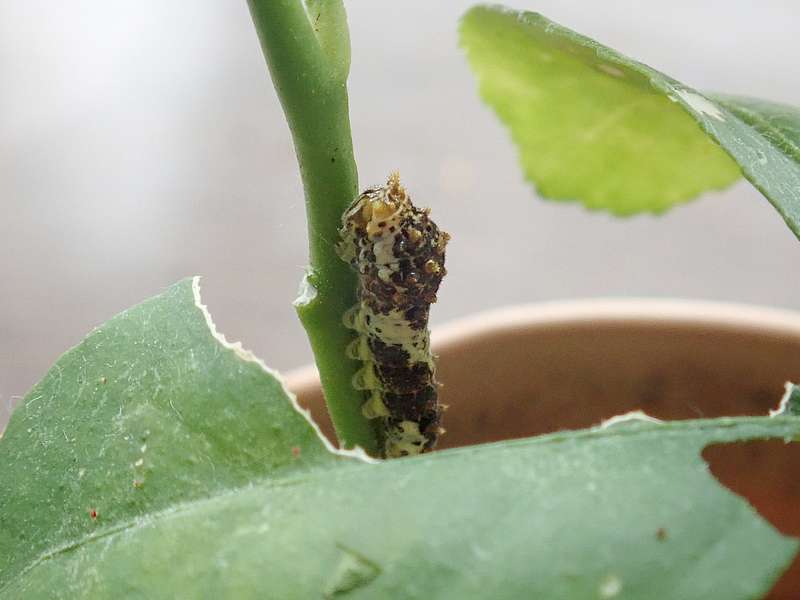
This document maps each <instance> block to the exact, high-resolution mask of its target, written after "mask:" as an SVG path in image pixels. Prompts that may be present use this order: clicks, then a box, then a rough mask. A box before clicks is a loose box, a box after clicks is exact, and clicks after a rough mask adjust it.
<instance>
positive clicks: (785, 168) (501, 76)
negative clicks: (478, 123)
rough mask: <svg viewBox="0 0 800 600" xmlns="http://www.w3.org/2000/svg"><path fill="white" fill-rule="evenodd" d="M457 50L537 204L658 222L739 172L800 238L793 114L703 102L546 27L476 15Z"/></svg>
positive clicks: (747, 104)
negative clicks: (507, 134)
mask: <svg viewBox="0 0 800 600" xmlns="http://www.w3.org/2000/svg"><path fill="white" fill-rule="evenodd" d="M461 44H462V45H463V46H464V48H465V49H466V51H467V56H468V59H469V63H470V65H471V67H472V69H473V70H474V71H475V73H476V75H477V77H478V80H479V82H480V91H481V95H482V97H483V99H484V100H485V101H486V102H487V104H489V105H490V106H491V107H492V108H493V109H494V110H495V111H496V112H497V114H498V116H499V117H500V119H501V120H502V121H503V123H505V124H506V125H507V126H508V127H509V129H510V131H511V135H512V138H513V139H514V142H515V143H516V145H517V147H518V149H519V153H520V161H521V163H522V168H523V171H524V173H525V176H526V177H527V178H528V179H529V180H530V181H531V182H533V183H534V184H535V185H536V186H537V188H538V190H539V192H540V194H541V195H543V196H545V197H547V198H552V199H556V200H579V201H581V202H583V203H584V204H585V205H586V206H587V207H589V208H593V209H604V210H608V211H611V212H613V213H616V214H620V215H630V214H634V213H637V212H643V211H645V212H646V211H649V212H661V211H664V210H666V209H668V208H670V207H671V206H673V205H675V204H676V203H680V202H685V201H687V200H690V199H692V198H694V197H696V196H697V195H698V194H700V193H701V192H703V191H706V190H711V189H722V188H724V187H726V186H728V185H730V184H731V183H733V182H734V181H735V180H736V179H737V178H738V177H739V175H740V172H741V173H744V175H745V177H746V178H747V179H749V180H750V181H751V182H752V183H753V184H754V185H755V186H756V187H757V188H758V189H759V190H761V191H762V192H763V193H764V195H765V196H766V197H767V198H768V199H769V200H770V201H771V202H772V203H773V204H774V205H775V207H776V208H777V209H778V211H779V212H780V213H781V215H782V216H783V217H784V219H785V220H786V222H787V224H788V225H789V227H790V228H791V229H792V231H794V232H795V234H796V235H800V153H799V152H798V147H800V144H799V142H798V138H800V111H798V110H797V109H793V108H791V107H785V106H780V105H776V104H770V103H765V102H761V101H751V100H742V99H736V98H722V97H720V98H718V99H713V98H712V97H707V96H703V95H702V94H700V93H699V92H697V91H695V90H693V89H692V88H690V87H689V86H686V85H684V84H682V83H680V82H678V81H676V80H674V79H672V78H671V77H669V76H667V75H664V74H663V73H660V72H658V71H656V70H655V69H652V68H650V67H648V66H647V65H644V64H642V63H639V62H637V61H634V60H632V59H630V58H628V57H626V56H623V55H622V54H619V53H618V52H616V51H615V50H612V49H611V48H608V47H606V46H603V45H602V44H599V43H598V42H595V41H594V40H591V39H589V38H586V37H584V36H582V35H579V34H578V33H575V32H574V31H570V30H569V29H567V28H565V27H562V26H560V25H558V24H556V23H553V22H552V21H549V20H548V19H546V18H545V17H543V16H541V15H539V14H536V13H529V12H514V11H510V10H507V9H503V8H501V7H486V6H479V7H476V8H473V9H472V10H470V11H469V12H468V13H467V14H466V15H465V17H464V19H463V21H462V24H461Z"/></svg>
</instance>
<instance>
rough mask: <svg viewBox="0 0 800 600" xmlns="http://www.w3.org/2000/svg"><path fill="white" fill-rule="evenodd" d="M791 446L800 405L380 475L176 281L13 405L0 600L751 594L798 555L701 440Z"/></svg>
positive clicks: (507, 449)
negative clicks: (780, 441) (222, 331)
mask: <svg viewBox="0 0 800 600" xmlns="http://www.w3.org/2000/svg"><path fill="white" fill-rule="evenodd" d="M798 435H800V419H798V418H795V417H788V416H779V417H775V418H767V417H764V418H736V419H719V420H709V421H683V422H675V423H666V424H657V423H650V422H641V421H637V420H623V421H622V422H620V423H618V424H615V425H613V426H607V427H604V428H598V429H594V430H589V431H581V432H563V433H558V434H554V435H549V436H544V437H540V438H536V439H529V440H520V441H514V442H507V443H502V444H495V445H489V446H475V447H470V448H464V449H459V450H453V451H445V452H439V453H434V454H428V455H423V456H420V457H416V458H413V459H401V460H395V461H390V462H385V463H378V464H373V463H369V462H367V461H365V460H359V459H357V458H355V457H352V456H350V457H345V456H341V455H337V454H334V453H332V452H331V451H330V450H329V449H328V448H326V445H325V444H324V443H323V442H322V441H321V440H320V439H319V438H318V437H317V434H316V433H315V431H314V430H313V428H312V427H311V426H310V425H309V423H308V422H307V421H306V420H305V419H304V418H303V416H301V415H300V414H299V413H298V412H297V411H296V410H295V409H294V408H293V406H292V404H291V399H290V398H289V397H288V395H287V393H286V392H285V391H284V389H283V387H282V386H281V384H280V382H279V381H278V380H276V378H275V377H274V376H273V375H272V374H270V373H269V372H267V371H266V370H265V369H264V368H262V366H261V365H259V364H258V362H257V361H256V360H255V359H254V358H253V357H252V356H251V355H249V354H248V353H246V352H244V351H242V350H241V349H239V348H236V347H233V346H231V345H230V344H226V343H223V342H222V341H221V340H220V339H219V337H217V336H215V335H214V334H213V333H212V331H211V329H210V328H209V326H208V323H207V321H206V315H205V313H204V311H203V310H201V308H200V303H199V298H198V296H197V290H196V286H192V284H191V282H184V283H181V284H178V285H176V286H175V287H173V288H171V289H169V290H168V291H167V292H165V293H164V294H162V295H161V296H159V297H157V298H154V299H152V300H150V301H147V302H145V303H144V304H142V305H140V306H138V307H135V308H133V309H131V310H129V311H127V312H125V313H123V314H121V315H119V316H118V317H116V318H115V319H113V320H111V321H110V322H109V323H107V324H106V325H104V326H103V327H101V328H100V329H98V330H97V331H95V332H94V333H92V334H91V335H90V336H89V337H88V338H87V339H86V341H84V342H83V343H82V344H80V345H79V346H78V347H76V348H75V349H73V350H71V351H70V352H68V353H67V354H66V355H64V357H62V359H61V360H60V361H59V362H58V363H57V364H56V366H55V367H54V368H53V370H52V371H51V372H50V373H49V374H48V375H47V376H46V377H45V379H44V381H42V383H41V384H39V385H38V386H37V387H36V388H35V389H34V390H33V391H32V392H31V393H30V394H29V395H28V396H27V398H26V399H25V401H24V404H22V405H21V406H20V408H19V409H18V410H17V412H16V413H15V414H14V415H13V417H12V420H11V422H10V424H9V427H8V430H7V432H6V434H5V437H4V438H3V439H2V440H0V598H2V599H6V598H20V597H24V598H96V597H102V598H121V597H142V598H161V597H164V598H176V597H180V598H196V597H209V598H221V597H229V598H280V599H291V598H319V597H329V598H331V597H333V598H337V597H342V596H348V597H353V598H459V599H461V598H486V597H491V598H613V597H615V596H619V597H620V598H623V597H626V598H649V599H654V600H658V599H660V598H671V599H672V598H681V599H682V600H691V599H694V598H697V599H700V598H702V599H703V600H709V599H712V600H713V599H717V598H719V599H724V600H736V599H742V600H743V599H745V598H754V597H758V596H759V595H761V594H763V593H764V592H765V591H766V590H768V589H769V587H770V585H771V584H772V582H773V581H774V580H775V579H776V577H777V576H778V575H779V573H780V572H781V570H782V569H783V568H784V567H785V566H786V565H787V564H788V562H789V561H790V560H791V558H792V556H793V555H794V553H795V551H796V549H797V543H796V541H794V540H791V539H788V538H784V537H783V536H781V535H780V534H778V533H777V532H776V531H775V530H774V529H773V528H772V527H771V526H770V525H769V524H768V523H766V522H765V521H764V520H763V519H761V518H760V517H759V516H758V515H757V514H756V513H755V512H754V511H753V509H752V508H751V507H750V506H749V505H748V504H747V503H746V502H744V501H743V500H742V499H741V498H739V497H737V496H736V495H734V494H732V493H731V492H729V491H728V490H727V489H725V488H723V487H722V486H720V485H719V484H718V483H717V481H716V480H715V479H714V478H713V477H712V476H711V475H710V474H709V472H708V470H707V468H706V465H705V464H704V463H703V462H702V459H701V458H700V451H701V450H702V449H703V447H705V446H706V445H708V444H713V443H724V442H733V441H739V440H748V439H763V438H784V439H787V438H796V437H797V436H798ZM92 510H94V511H96V518H93V516H92V513H91V511H92Z"/></svg>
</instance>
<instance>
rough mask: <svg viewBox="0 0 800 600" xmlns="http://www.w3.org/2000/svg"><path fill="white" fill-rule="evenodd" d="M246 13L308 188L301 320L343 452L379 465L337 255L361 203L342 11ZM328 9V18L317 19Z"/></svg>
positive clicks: (347, 286) (346, 278)
mask: <svg viewBox="0 0 800 600" xmlns="http://www.w3.org/2000/svg"><path fill="white" fill-rule="evenodd" d="M248 3H249V5H250V12H251V14H252V16H253V21H254V23H255V26H256V30H257V31H258V36H259V39H260V40H261V48H262V49H263V51H264V56H265V57H266V59H267V65H268V66H269V70H270V74H271V75H272V81H273V83H274V84H275V89H276V91H277V92H278V97H279V98H280V101H281V105H282V106H283V111H284V113H285V115H286V120H287V122H288V123H289V129H290V130H291V132H292V138H293V139H294V147H295V152H296V154H297V160H298V163H299V165H300V174H301V177H302V180H303V187H304V188H305V198H306V213H307V217H308V238H309V251H310V262H311V264H310V267H309V269H308V274H307V284H308V287H307V292H306V293H305V294H303V295H302V296H301V298H299V299H298V302H296V304H295V305H296V307H297V313H298V315H299V316H300V320H301V322H302V323H303V326H304V327H305V329H306V333H307V334H308V338H309V340H310V342H311V347H312V349H313V351H314V356H315V358H316V362H317V368H318V369H319V374H320V380H321V381H322V387H323V390H324V391H325V399H326V401H327V404H328V410H329V411H330V414H331V419H332V421H333V424H334V426H335V428H336V433H337V435H338V437H339V442H340V444H341V445H342V446H343V447H348V448H352V447H354V446H361V447H362V448H364V449H365V450H366V451H367V452H368V453H370V454H373V455H376V454H377V453H378V443H377V435H376V428H375V426H374V425H373V423H372V422H371V421H369V420H367V419H366V418H365V417H364V416H363V415H362V414H361V403H362V401H363V399H362V397H361V394H360V393H358V392H356V391H355V390H354V389H353V386H352V383H351V381H352V377H353V374H354V373H355V372H356V370H357V369H358V368H359V363H357V362H356V361H353V360H350V359H348V358H346V355H345V348H346V346H347V344H348V343H349V342H350V341H351V340H352V338H353V334H352V333H351V332H350V331H349V330H348V329H346V328H345V327H344V325H343V324H342V315H343V313H344V311H345V310H346V309H348V308H349V307H350V306H352V305H353V304H354V303H355V289H356V279H355V275H354V274H353V272H352V271H351V270H350V267H349V266H348V265H347V264H346V263H344V262H343V261H341V260H340V259H339V257H338V256H337V255H336V252H335V250H334V244H335V243H336V241H337V240H338V237H339V236H338V228H339V225H340V222H341V215H342V213H343V212H344V209H345V208H346V207H347V206H348V205H349V204H350V202H351V201H352V200H353V198H355V196H356V195H357V193H358V179H357V177H358V176H357V173H356V165H355V160H354V159H353V144H352V139H351V135H350V119H349V114H348V103H347V71H348V68H347V67H348V65H349V43H346V42H347V38H346V35H347V26H346V22H345V21H344V19H345V16H344V8H343V6H342V3H341V0H323V1H316V2H314V3H313V6H314V8H315V10H314V14H313V15H310V16H309V15H308V14H307V13H306V9H305V7H304V6H303V3H302V1H301V0H248ZM326 5H327V6H326ZM321 7H325V8H327V10H317V9H318V8H321ZM312 20H313V23H312ZM332 31H338V32H340V33H339V35H340V37H339V38H338V39H339V43H333V41H332V40H333V39H334V38H332V36H331V32H332ZM343 42H345V43H343Z"/></svg>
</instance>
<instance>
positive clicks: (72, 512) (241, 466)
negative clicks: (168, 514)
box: [0, 280, 335, 589]
mask: <svg viewBox="0 0 800 600" xmlns="http://www.w3.org/2000/svg"><path fill="white" fill-rule="evenodd" d="M293 449H294V450H293ZM298 452H299V455H298V456H295V455H294V454H296V453H298ZM333 460H335V456H334V455H333V454H331V453H330V452H328V450H327V449H325V448H324V447H323V446H322V445H321V444H320V441H319V439H318V436H317V434H316V433H315V432H314V430H313V428H312V426H311V425H310V424H309V422H308V421H307V420H306V419H305V418H304V417H303V416H301V415H300V414H299V413H298V412H297V411H296V410H295V409H294V408H293V407H292V405H291V403H290V402H289V400H288V396H287V392H286V390H285V389H284V388H283V385H282V384H281V382H280V381H278V379H276V377H275V376H274V375H273V374H271V373H269V372H267V371H265V369H264V367H263V366H262V365H261V364H259V363H258V361H257V360H256V359H255V358H254V357H253V356H252V355H251V354H249V353H248V352H246V351H244V350H242V349H241V348H240V347H238V346H234V345H229V344H227V343H224V342H223V341H222V339H221V338H218V337H215V335H214V334H213V333H212V330H211V329H210V327H209V322H207V321H206V313H205V311H204V309H203V308H202V307H201V305H200V303H199V291H198V287H197V280H186V281H183V282H181V283H179V284H176V285H175V286H173V287H172V288H170V289H169V290H167V291H166V292H164V293H163V294H162V295H160V296H158V297H156V298H153V299H151V300H148V301H147V302H144V303H143V304H141V305H139V306H137V307H135V308H133V309H130V310H128V311H126V312H123V313H122V314H120V315H119V316H117V317H115V318H114V319H112V320H111V321H109V322H108V323H106V324H105V325H104V326H102V327H101V328H99V329H97V330H95V331H94V332H93V333H92V334H90V335H89V336H88V337H87V338H86V340H84V341H83V342H82V343H81V344H80V345H79V346H77V347H76V348H74V349H72V350H70V351H69V352H67V353H66V354H65V355H64V356H63V357H61V359H60V360H59V361H58V362H57V363H56V365H55V366H54V367H53V368H52V370H51V371H50V372H49V373H48V374H47V376H46V377H45V378H44V380H43V381H42V382H41V383H40V384H39V385H37V386H36V387H35V388H34V389H33V390H31V392H30V393H29V394H28V395H27V397H26V398H25V400H24V401H23V403H22V404H21V405H20V406H19V408H18V409H17V410H16V411H15V412H14V413H13V415H12V418H11V420H10V422H9V424H8V427H7V429H6V431H5V433H4V435H3V438H2V440H0V589H2V588H3V586H4V585H8V584H9V582H10V581H11V580H12V579H13V578H14V577H18V576H19V574H20V573H21V572H23V571H25V570H26V569H30V568H31V566H32V565H34V564H40V565H41V564H45V563H49V562H51V561H53V560H54V559H55V557H58V556H61V555H69V554H71V553H72V551H73V549H75V548H78V547H80V546H81V545H83V544H87V543H89V544H90V543H91V542H90V541H91V540H94V539H100V538H103V537H108V536H112V535H114V532H124V531H126V530H128V529H130V528H131V527H134V528H135V523H136V522H137V519H141V518H143V517H146V516H148V515H152V514H154V513H156V512H159V511H165V510H167V509H174V507H175V506H177V505H178V504H180V503H184V502H189V501H192V500H195V499H198V498H207V497H209V496H212V495H215V494H216V495H218V494H221V493H223V492H227V491H229V490H231V489H233V488H237V487H241V486H243V485H246V484H248V483H250V482H252V481H254V480H255V479H258V478H263V477H267V476H276V475H277V474H279V473H282V472H284V471H287V470H288V471H290V472H291V473H293V475H294V476H297V475H298V474H299V473H302V472H304V471H307V470H309V469H310V468H312V467H313V466H314V465H318V464H327V463H330V462H331V461H333ZM92 511H94V512H95V513H96V518H92V514H93V513H92Z"/></svg>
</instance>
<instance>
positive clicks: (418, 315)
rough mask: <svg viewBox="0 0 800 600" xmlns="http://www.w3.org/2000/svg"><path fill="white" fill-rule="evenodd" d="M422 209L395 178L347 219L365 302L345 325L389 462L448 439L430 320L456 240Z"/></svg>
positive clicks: (347, 257) (366, 195) (349, 257)
mask: <svg viewBox="0 0 800 600" xmlns="http://www.w3.org/2000/svg"><path fill="white" fill-rule="evenodd" d="M429 215H430V210H428V209H419V208H417V207H415V206H414V205H413V204H412V203H411V198H410V196H409V195H408V193H407V192H406V190H405V188H404V187H403V186H402V185H401V184H400V176H399V175H398V174H397V173H392V174H391V175H390V176H389V179H388V181H387V182H386V185H383V186H378V187H371V188H368V189H366V190H365V191H364V192H362V193H361V194H360V195H359V196H358V197H357V198H356V199H355V200H354V201H353V202H352V204H351V205H350V206H349V207H348V209H347V210H346V211H345V212H344V215H343V216H342V227H341V229H340V230H339V234H340V236H341V240H340V242H339V243H338V244H337V252H338V254H339V256H340V257H341V258H342V260H344V261H346V262H348V263H349V264H350V265H351V266H352V267H353V268H354V269H355V270H356V272H357V273H358V292H357V297H358V302H357V303H356V304H355V306H353V307H352V308H351V309H349V310H348V311H347V312H346V313H345V315H344V323H345V325H346V326H347V327H349V328H350V329H353V330H354V331H355V332H356V333H357V334H358V337H357V338H356V339H355V340H354V341H353V343H352V344H351V345H350V346H349V348H348V350H347V352H348V356H349V357H350V358H355V359H358V360H360V361H362V362H363V367H362V368H361V369H360V370H359V371H358V373H357V374H356V376H355V377H354V379H353V386H354V387H355V388H356V389H358V390H363V391H364V393H365V398H366V399H365V402H364V404H363V406H362V411H363V413H364V415H365V416H366V417H368V418H370V419H381V423H382V425H383V427H382V430H383V442H384V453H385V455H386V456H387V457H397V456H406V455H411V454H419V453H420V452H424V451H425V450H429V449H431V448H433V447H434V446H435V445H436V441H437V439H438V437H439V436H440V435H441V434H442V433H444V430H443V429H442V428H441V417H442V407H441V405H440V404H439V402H438V392H437V387H438V384H437V382H436V379H435V364H434V356H433V355H432V354H431V349H430V332H429V331H428V314H429V311H430V305H431V304H432V303H433V302H436V292H437V291H438V289H439V284H440V283H441V281H442V278H443V277H444V275H445V273H446V271H445V267H444V255H445V246H446V244H447V241H448V240H449V239H450V236H449V235H448V234H447V233H445V232H444V231H441V230H440V229H439V228H438V227H437V226H436V224H435V223H434V222H433V221H432V220H431V219H430V216H429Z"/></svg>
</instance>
